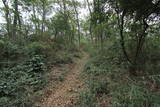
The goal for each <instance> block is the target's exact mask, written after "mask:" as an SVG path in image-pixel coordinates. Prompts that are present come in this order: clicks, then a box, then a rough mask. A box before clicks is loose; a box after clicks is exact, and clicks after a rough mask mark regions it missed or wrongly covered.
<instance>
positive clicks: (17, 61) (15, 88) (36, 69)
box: [0, 40, 81, 107]
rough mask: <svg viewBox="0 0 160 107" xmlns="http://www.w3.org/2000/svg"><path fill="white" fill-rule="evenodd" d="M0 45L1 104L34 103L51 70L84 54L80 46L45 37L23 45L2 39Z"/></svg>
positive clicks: (0, 106) (7, 106) (25, 106)
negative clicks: (46, 40)
mask: <svg viewBox="0 0 160 107" xmlns="http://www.w3.org/2000/svg"><path fill="white" fill-rule="evenodd" d="M0 49H1V52H0V60H1V61H0V78H1V79H0V107H31V106H32V105H33V104H34V103H35V101H36V100H38V98H39V97H40V96H41V94H42V90H43V89H44V88H45V86H46V85H47V83H48V82H49V81H48V80H49V78H48V76H47V74H48V73H49V72H48V71H50V69H51V68H52V67H54V66H57V65H64V64H68V63H72V62H74V60H75V59H76V58H80V57H81V52H80V51H78V50H77V49H74V48H73V49H71V48H68V49H66V48H64V47H63V45H62V46H59V45H58V44H56V43H52V42H49V43H48V42H44V41H34V42H30V43H27V44H25V45H22V46H21V45H19V44H16V43H12V42H9V41H5V40H4V41H3V40H1V41H0ZM63 80H64V77H63V76H60V77H59V79H58V80H57V81H63ZM55 81H56V80H55Z"/></svg>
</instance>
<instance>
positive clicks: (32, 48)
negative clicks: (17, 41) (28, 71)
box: [25, 42, 51, 56]
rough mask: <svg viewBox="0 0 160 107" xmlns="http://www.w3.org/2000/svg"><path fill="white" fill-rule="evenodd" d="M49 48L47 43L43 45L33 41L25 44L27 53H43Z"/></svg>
mask: <svg viewBox="0 0 160 107" xmlns="http://www.w3.org/2000/svg"><path fill="white" fill-rule="evenodd" d="M49 48H51V47H50V46H49V45H45V44H43V43H41V42H33V43H31V44H29V45H27V46H26V48H25V49H26V52H27V54H29V55H31V56H33V55H44V52H46V51H47V49H49Z"/></svg>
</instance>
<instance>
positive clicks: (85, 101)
mask: <svg viewBox="0 0 160 107" xmlns="http://www.w3.org/2000/svg"><path fill="white" fill-rule="evenodd" d="M0 3H1V4H2V7H1V8H0V9H1V16H2V17H1V18H3V19H4V23H3V24H2V25H1V27H0V106H2V107H3V106H4V107H5V106H6V107H13V106H15V107H25V106H33V105H32V104H33V103H34V101H35V100H34V99H35V96H36V95H38V94H37V93H39V91H40V90H43V89H44V87H45V84H46V83H47V77H45V74H46V73H47V72H48V71H49V70H50V68H52V67H53V66H56V65H59V64H66V63H72V62H73V58H75V57H77V58H79V57H80V56H81V53H79V52H80V51H86V52H87V53H89V54H90V60H89V61H88V63H87V64H86V67H85V70H84V75H85V77H86V78H87V80H86V85H87V89H86V91H84V92H82V93H81V94H80V101H79V102H78V106H80V107H94V106H100V107H101V106H102V107H103V106H113V107H159V106H160V101H159V99H160V94H159V93H160V87H159V85H160V80H159V76H160V74H159V70H160V37H159V35H160V31H159V28H160V25H159V23H160V18H159V17H160V0H93V1H91V0H85V1H83V2H81V1H79V0H1V2H0ZM84 7H85V8H86V7H87V9H88V13H87V10H86V9H84ZM83 10H84V11H85V12H84V13H86V14H87V17H82V16H84V14H82V13H81V11H83ZM58 79H59V81H64V77H63V76H59V78H58Z"/></svg>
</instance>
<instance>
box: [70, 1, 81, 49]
mask: <svg viewBox="0 0 160 107" xmlns="http://www.w3.org/2000/svg"><path fill="white" fill-rule="evenodd" d="M72 2H73V6H74V10H75V13H76V21H77V27H78V43H79V47H80V42H81V33H80V22H79V14H78V11H77V6H76V3H75V1H74V0H72Z"/></svg>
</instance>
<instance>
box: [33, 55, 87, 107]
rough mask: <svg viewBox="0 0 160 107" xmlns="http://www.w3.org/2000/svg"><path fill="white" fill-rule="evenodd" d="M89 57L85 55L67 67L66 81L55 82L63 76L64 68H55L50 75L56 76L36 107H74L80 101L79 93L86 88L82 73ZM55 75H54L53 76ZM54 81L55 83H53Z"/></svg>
mask: <svg viewBox="0 0 160 107" xmlns="http://www.w3.org/2000/svg"><path fill="white" fill-rule="evenodd" d="M87 59H88V55H87V54H86V53H84V55H83V58H81V59H80V60H79V61H77V62H76V63H73V64H69V65H67V66H66V67H65V68H64V69H67V72H66V74H65V75H64V81H62V82H59V83H58V82H57V83H55V82H54V80H55V79H54V77H56V76H57V75H59V76H60V75H62V72H63V71H62V68H60V67H59V68H53V70H52V71H51V72H50V74H49V75H51V76H54V77H53V78H52V79H51V82H50V83H49V85H48V87H47V88H46V90H45V93H44V95H43V98H42V100H41V102H40V103H37V104H35V106H36V107H74V105H75V104H76V103H77V101H78V96H79V92H80V91H81V90H83V89H84V88H85V85H84V81H85V80H84V79H83V78H82V77H81V73H82V71H83V69H84V65H85V64H86V62H87ZM52 73H53V74H52ZM52 81H53V82H52Z"/></svg>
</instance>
